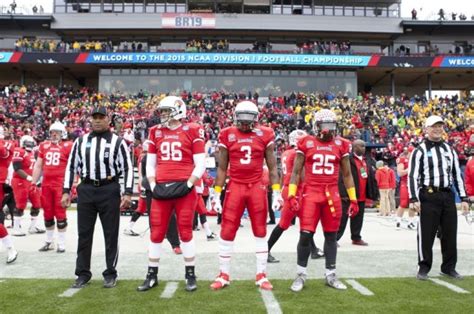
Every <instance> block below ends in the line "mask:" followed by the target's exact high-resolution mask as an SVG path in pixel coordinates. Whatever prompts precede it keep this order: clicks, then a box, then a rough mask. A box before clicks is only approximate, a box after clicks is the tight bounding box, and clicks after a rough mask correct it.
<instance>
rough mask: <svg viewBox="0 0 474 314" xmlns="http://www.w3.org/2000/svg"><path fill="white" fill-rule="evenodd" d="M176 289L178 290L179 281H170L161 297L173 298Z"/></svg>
mask: <svg viewBox="0 0 474 314" xmlns="http://www.w3.org/2000/svg"><path fill="white" fill-rule="evenodd" d="M176 290H178V283H177V282H174V281H171V282H168V283H167V284H166V286H165V290H163V292H162V293H161V295H160V298H163V299H171V298H172V297H173V295H174V293H175V292H176Z"/></svg>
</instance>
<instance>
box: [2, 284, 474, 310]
mask: <svg viewBox="0 0 474 314" xmlns="http://www.w3.org/2000/svg"><path fill="white" fill-rule="evenodd" d="M442 280H444V281H447V282H450V283H452V284H455V285H457V286H458V287H461V288H463V289H465V290H467V291H469V292H471V294H459V293H455V292H453V291H451V290H449V289H447V288H445V287H442V286H439V285H436V284H435V283H433V282H431V281H426V282H421V281H417V280H415V279H414V278H391V279H386V278H384V279H357V281H358V282H359V283H361V284H362V285H364V286H365V287H366V288H368V289H369V290H370V291H372V292H373V293H374V295H373V296H363V295H361V294H360V293H359V292H357V291H356V290H354V289H352V288H349V289H348V290H347V291H336V290H334V289H330V288H328V287H326V286H325V285H324V282H323V280H309V281H308V282H307V285H306V287H305V289H304V290H303V291H302V292H300V293H298V294H296V293H293V292H292V291H290V289H289V287H290V284H291V281H289V280H273V281H272V283H273V285H274V290H273V294H274V296H275V298H276V300H277V301H278V303H279V304H280V307H281V309H282V311H283V313H338V312H343V313H382V312H383V313H384V314H385V313H430V314H432V313H474V277H467V278H465V279H464V280H462V281H454V280H449V279H445V278H442ZM71 283H72V280H44V279H37V280H33V279H4V281H3V282H0V291H1V302H0V309H1V310H0V312H1V313H153V312H155V313H239V312H240V313H266V312H267V310H266V308H265V305H264V302H263V300H262V297H261V295H260V293H259V291H258V289H257V288H256V287H255V285H254V282H252V281H234V282H232V284H231V286H230V287H227V288H226V289H224V290H222V291H211V290H210V289H209V284H210V282H208V281H199V282H198V284H199V289H198V290H197V291H196V292H194V293H189V292H186V291H184V283H183V282H180V283H179V287H178V290H177V291H176V293H175V294H174V296H173V297H172V298H171V299H162V298H160V295H161V293H162V292H163V290H164V287H165V285H166V282H160V284H159V286H158V287H156V288H155V289H153V290H150V291H148V292H145V293H138V292H136V291H135V288H136V287H137V285H139V284H140V283H141V281H138V280H121V281H119V282H118V284H117V287H116V288H114V289H104V288H102V281H99V280H96V281H92V283H91V284H90V285H88V286H87V287H86V288H83V289H81V290H80V291H79V292H78V293H76V294H75V295H73V296H72V297H59V296H58V295H60V294H61V293H63V292H64V291H65V290H67V289H68V288H69V286H70V284H71Z"/></svg>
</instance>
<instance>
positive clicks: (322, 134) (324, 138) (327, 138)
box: [319, 130, 334, 142]
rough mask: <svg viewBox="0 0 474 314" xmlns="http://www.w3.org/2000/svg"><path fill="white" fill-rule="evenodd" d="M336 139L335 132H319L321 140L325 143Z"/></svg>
mask: <svg viewBox="0 0 474 314" xmlns="http://www.w3.org/2000/svg"><path fill="white" fill-rule="evenodd" d="M333 138H334V133H333V131H329V130H327V131H326V130H323V131H321V132H319V139H320V140H321V141H323V142H330V141H331V140H332V139H333Z"/></svg>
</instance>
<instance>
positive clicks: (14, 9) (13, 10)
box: [10, 0, 16, 14]
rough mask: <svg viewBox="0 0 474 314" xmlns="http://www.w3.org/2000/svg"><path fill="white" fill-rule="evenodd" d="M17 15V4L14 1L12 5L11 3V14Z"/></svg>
mask: <svg viewBox="0 0 474 314" xmlns="http://www.w3.org/2000/svg"><path fill="white" fill-rule="evenodd" d="M15 13H16V2H15V0H13V2H12V3H10V14H15Z"/></svg>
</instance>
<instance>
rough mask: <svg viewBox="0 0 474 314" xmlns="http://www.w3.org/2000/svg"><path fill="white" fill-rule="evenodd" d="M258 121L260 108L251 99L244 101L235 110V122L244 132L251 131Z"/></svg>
mask: <svg viewBox="0 0 474 314" xmlns="http://www.w3.org/2000/svg"><path fill="white" fill-rule="evenodd" d="M257 121H258V108H257V106H256V105H255V104H254V103H253V102H251V101H242V102H240V103H238V104H237V106H236V107H235V110H234V122H235V124H236V125H237V127H238V128H239V130H241V131H242V132H251V131H252V130H253V128H254V126H255V124H256V123H257Z"/></svg>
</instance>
